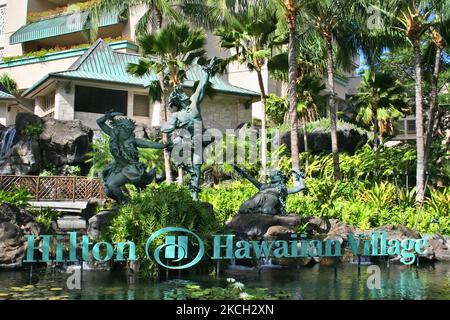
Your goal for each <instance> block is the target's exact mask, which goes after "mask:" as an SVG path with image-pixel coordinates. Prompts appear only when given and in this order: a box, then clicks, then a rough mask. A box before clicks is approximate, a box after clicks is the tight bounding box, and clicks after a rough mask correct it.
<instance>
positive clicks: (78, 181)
mask: <svg viewBox="0 0 450 320" xmlns="http://www.w3.org/2000/svg"><path fill="white" fill-rule="evenodd" d="M17 188H24V189H26V190H28V192H29V193H30V194H31V195H32V197H33V199H34V200H58V201H60V200H66V201H67V200H72V201H77V200H89V199H106V195H105V192H104V189H103V185H102V182H101V181H100V180H99V179H89V178H86V177H57V176H55V177H37V176H10V175H0V189H3V190H6V191H13V190H14V189H17Z"/></svg>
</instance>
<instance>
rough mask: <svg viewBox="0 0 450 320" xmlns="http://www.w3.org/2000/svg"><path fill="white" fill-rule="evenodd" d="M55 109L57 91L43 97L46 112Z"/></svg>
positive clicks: (43, 108) (43, 106)
mask: <svg viewBox="0 0 450 320" xmlns="http://www.w3.org/2000/svg"><path fill="white" fill-rule="evenodd" d="M53 109H55V91H53V92H52V93H50V94H49V95H47V96H45V97H44V99H43V104H42V110H43V111H44V112H47V111H50V110H53Z"/></svg>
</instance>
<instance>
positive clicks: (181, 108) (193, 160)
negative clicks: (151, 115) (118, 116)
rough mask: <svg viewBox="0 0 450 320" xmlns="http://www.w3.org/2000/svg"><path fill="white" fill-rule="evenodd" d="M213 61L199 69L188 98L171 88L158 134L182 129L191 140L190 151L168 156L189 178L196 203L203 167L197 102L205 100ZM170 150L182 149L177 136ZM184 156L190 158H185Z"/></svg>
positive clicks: (199, 104) (199, 107) (180, 90)
mask: <svg viewBox="0 0 450 320" xmlns="http://www.w3.org/2000/svg"><path fill="white" fill-rule="evenodd" d="M216 62H217V59H216V57H214V58H213V59H211V62H210V63H209V65H208V66H204V67H203V71H204V72H203V75H202V78H201V79H200V80H199V81H198V82H197V83H196V85H195V86H194V88H195V91H194V94H193V95H192V96H190V97H189V96H188V95H187V94H186V93H185V92H184V90H183V87H182V86H181V85H178V86H177V87H175V89H174V90H173V92H172V93H171V95H170V97H169V101H168V107H169V109H170V111H171V112H172V116H171V117H170V119H169V120H168V121H167V122H166V123H165V124H163V125H162V126H161V132H163V133H167V134H170V133H173V132H175V131H176V130H177V129H185V130H187V131H188V132H189V135H190V138H191V144H190V148H191V152H190V153H187V152H186V153H184V152H183V154H182V155H180V154H174V153H173V154H172V159H173V160H174V161H175V164H176V165H177V166H178V167H181V168H182V169H183V170H184V171H186V172H188V173H189V174H190V175H191V184H190V189H191V191H192V198H193V199H194V200H198V197H199V193H200V191H201V188H200V183H201V167H202V164H203V132H204V127H203V119H202V113H201V103H202V101H203V98H204V97H205V92H206V88H207V87H208V84H209V80H210V79H211V77H212V76H214V74H215V68H216ZM172 143H173V149H177V150H182V149H183V139H182V137H181V136H180V135H178V136H177V137H175V138H174V139H173V141H172ZM187 154H190V155H191V156H190V157H188V156H187Z"/></svg>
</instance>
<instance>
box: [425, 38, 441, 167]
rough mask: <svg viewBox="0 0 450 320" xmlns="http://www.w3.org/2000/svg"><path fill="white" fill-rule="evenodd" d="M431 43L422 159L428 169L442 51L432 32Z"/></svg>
mask: <svg viewBox="0 0 450 320" xmlns="http://www.w3.org/2000/svg"><path fill="white" fill-rule="evenodd" d="M433 42H434V43H435V46H436V55H435V58H434V70H433V78H432V80H431V93H430V110H429V113H428V124H427V133H426V134H427V136H426V140H425V159H424V162H425V164H424V167H425V168H427V167H428V161H429V160H430V150H431V145H432V144H433V132H434V125H435V120H436V111H437V109H438V105H439V103H438V80H439V72H440V69H441V55H442V49H443V39H442V37H441V36H440V35H439V34H438V33H437V32H436V31H433Z"/></svg>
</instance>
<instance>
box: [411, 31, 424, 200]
mask: <svg viewBox="0 0 450 320" xmlns="http://www.w3.org/2000/svg"><path fill="white" fill-rule="evenodd" d="M413 43H414V54H415V58H416V62H415V70H416V86H415V90H416V147H417V170H416V183H417V184H416V192H417V195H416V200H417V201H418V202H420V203H422V202H423V200H424V198H425V141H424V133H423V95H422V65H421V62H422V53H421V51H420V39H415V40H414V42H413Z"/></svg>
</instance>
